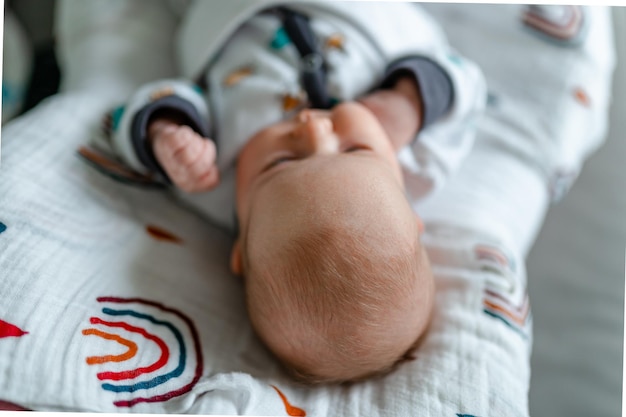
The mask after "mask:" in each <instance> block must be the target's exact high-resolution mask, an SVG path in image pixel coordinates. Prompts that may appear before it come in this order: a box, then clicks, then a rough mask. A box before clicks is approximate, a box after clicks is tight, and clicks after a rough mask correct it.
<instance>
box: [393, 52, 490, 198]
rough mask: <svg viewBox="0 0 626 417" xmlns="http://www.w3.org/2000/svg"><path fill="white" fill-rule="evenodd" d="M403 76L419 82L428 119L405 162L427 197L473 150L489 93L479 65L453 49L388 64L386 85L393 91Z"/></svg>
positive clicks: (405, 152)
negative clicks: (392, 88)
mask: <svg viewBox="0 0 626 417" xmlns="http://www.w3.org/2000/svg"><path fill="white" fill-rule="evenodd" d="M403 75H410V76H412V77H414V79H415V81H416V82H417V84H418V86H419V90H420V94H421V98H422V105H423V115H422V125H421V128H420V131H419V132H418V133H417V135H416V138H415V140H414V141H413V143H411V144H410V145H408V147H406V148H404V149H402V150H401V151H400V153H399V158H400V160H401V162H402V163H403V166H404V167H405V169H407V170H408V172H410V173H411V174H413V175H412V176H411V177H412V178H413V179H416V180H417V181H416V183H415V184H414V185H415V187H414V188H415V189H416V190H419V192H418V197H423V196H424V195H426V194H428V193H430V192H432V191H434V190H436V189H439V188H440V187H441V186H442V185H443V184H444V183H445V181H446V180H447V179H448V178H449V177H450V175H452V174H453V173H454V172H455V171H456V170H457V168H458V166H459V165H460V163H461V161H462V160H463V159H464V158H465V156H466V155H467V154H468V152H469V151H470V149H471V148H472V145H473V143H474V136H475V126H476V123H477V121H478V119H479V117H480V115H481V114H482V112H483V110H484V108H485V102H486V97H487V90H486V84H485V80H484V77H483V74H482V71H481V70H480V69H479V67H478V66H477V65H476V64H475V63H473V62H472V61H470V60H468V59H465V58H463V57H461V56H460V55H458V54H456V53H454V51H452V50H444V51H440V52H439V53H436V54H433V55H430V56H426V55H424V56H422V55H411V56H407V57H402V58H400V59H396V60H395V61H393V62H392V63H391V64H389V65H388V67H387V70H386V74H385V77H384V79H383V82H382V84H381V87H382V88H389V87H392V86H393V85H394V83H395V80H396V79H397V78H398V77H400V76H403ZM418 184H419V185H418Z"/></svg>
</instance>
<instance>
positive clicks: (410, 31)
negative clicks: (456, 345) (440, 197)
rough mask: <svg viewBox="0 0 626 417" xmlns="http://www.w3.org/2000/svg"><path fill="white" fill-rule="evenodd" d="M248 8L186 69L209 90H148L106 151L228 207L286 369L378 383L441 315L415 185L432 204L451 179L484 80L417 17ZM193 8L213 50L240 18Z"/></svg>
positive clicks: (245, 271)
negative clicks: (412, 197) (436, 312)
mask: <svg viewBox="0 0 626 417" xmlns="http://www.w3.org/2000/svg"><path fill="white" fill-rule="evenodd" d="M247 2H248V3H249V5H248V6H245V5H244V4H243V3H242V5H241V8H242V10H237V11H236V12H237V14H238V15H237V19H238V21H242V18H241V15H244V16H246V15H247V13H248V14H250V16H249V17H247V18H246V19H247V20H246V19H243V21H245V23H244V24H242V25H240V26H238V27H237V28H236V30H235V31H234V32H233V31H232V30H234V29H232V28H231V29H232V30H231V32H228V31H226V32H228V33H229V36H222V38H224V39H228V40H227V41H226V42H225V43H224V44H223V45H222V46H221V47H220V49H215V50H213V51H212V52H211V54H210V56H208V57H206V59H204V60H200V59H199V58H198V56H200V55H201V54H198V53H197V52H198V51H197V50H194V51H190V52H193V53H192V54H191V55H189V56H190V57H191V59H190V60H187V61H185V59H184V57H183V61H184V62H187V63H189V62H194V61H197V62H198V63H200V62H203V64H202V65H201V66H198V68H199V69H203V70H204V73H203V74H202V75H200V76H199V78H196V84H199V85H201V86H202V87H198V85H194V84H192V83H188V82H180V81H174V80H167V81H164V82H156V83H154V84H153V85H148V86H145V87H142V89H140V90H139V91H138V92H137V93H135V95H134V96H133V97H131V99H130V100H129V102H128V103H127V105H126V107H125V110H124V112H123V115H122V116H121V117H120V118H119V120H116V121H115V122H114V125H115V126H116V129H117V131H116V133H115V135H114V137H113V139H112V141H113V148H114V150H115V151H116V152H117V154H118V155H119V156H120V157H121V159H122V160H124V162H125V163H127V164H128V165H129V166H130V167H131V168H134V169H136V170H137V171H139V172H143V173H147V174H151V175H156V176H158V177H161V178H162V179H163V180H164V181H167V182H169V183H170V184H172V185H174V187H173V189H174V191H175V192H177V193H178V194H179V195H180V197H181V198H182V199H183V200H184V201H186V202H187V203H189V204H191V205H192V206H194V207H196V208H198V209H199V210H201V211H203V212H205V213H207V214H208V216H209V217H210V218H212V219H215V220H216V221H217V222H218V223H220V222H221V223H222V224H226V225H227V226H231V225H230V222H229V220H230V219H229V216H230V214H231V210H230V209H229V204H231V202H232V204H233V206H234V207H233V210H232V212H234V213H233V214H235V225H234V226H236V227H235V231H236V240H235V243H234V246H233V250H232V256H231V262H230V263H231V269H232V271H233V272H234V273H235V274H237V275H241V276H242V277H243V278H244V281H245V291H246V299H247V306H248V311H249V316H250V319H251V322H252V325H253V327H254V329H255V331H256V332H257V334H258V335H259V337H260V338H261V339H262V340H263V342H264V343H265V344H266V345H267V346H268V347H269V349H270V350H271V351H272V352H273V353H274V354H275V355H276V356H277V357H278V358H279V359H280V361H281V362H282V363H283V364H284V365H286V368H287V369H288V370H290V371H291V372H292V373H293V374H294V375H296V376H297V377H299V378H300V379H301V380H303V381H307V382H341V381H352V380H358V379H362V378H365V377H368V376H370V375H374V374H379V373H383V372H385V371H388V370H390V369H391V368H393V366H394V364H396V363H398V362H399V361H400V360H401V359H402V358H403V357H404V356H405V354H406V353H407V352H408V351H409V350H411V349H412V348H414V347H415V346H416V345H417V343H418V341H419V340H421V338H422V336H423V335H424V334H425V332H426V329H427V327H428V324H429V321H430V317H431V314H432V311H433V304H434V282H433V277H432V273H431V271H430V268H429V263H428V259H427V256H426V253H425V251H424V248H423V247H422V245H421V243H420V234H421V232H422V231H423V226H422V225H421V221H420V220H419V218H418V216H417V215H416V214H415V213H414V211H413V209H412V206H411V204H410V202H409V200H408V199H407V192H406V190H405V182H406V181H407V180H408V181H412V186H411V189H412V190H413V191H416V190H417V191H418V194H419V195H420V196H423V195H424V194H425V193H426V192H428V191H431V190H432V189H434V188H436V187H437V186H438V185H439V184H440V183H441V181H442V179H444V178H445V177H446V176H447V175H449V174H450V172H451V171H453V169H454V167H455V166H456V165H457V164H458V161H459V160H460V159H461V157H462V156H463V155H465V154H466V153H467V151H468V149H469V148H470V146H471V142H472V135H473V133H472V129H471V128H470V127H471V122H472V120H473V118H474V117H475V115H476V114H477V113H478V112H479V111H480V109H481V108H482V107H481V106H482V103H483V102H484V95H485V94H484V93H485V91H484V81H483V79H482V76H481V74H480V71H478V69H477V68H476V66H475V65H473V64H472V63H471V62H469V61H466V60H464V59H462V58H460V57H459V56H458V55H456V54H454V53H453V51H451V50H450V49H449V48H447V46H446V44H445V40H444V39H443V37H442V35H441V33H439V32H438V30H437V29H436V27H435V25H434V24H433V22H431V21H430V20H429V19H428V17H426V15H424V14H423V13H422V12H421V11H420V10H419V9H418V8H417V7H416V6H415V5H412V4H409V3H353V2H349V3H342V2H305V1H301V2H300V1H299V2H296V3H297V4H296V3H294V4H293V5H292V4H290V6H289V7H290V8H293V9H294V10H295V12H294V11H293V10H286V9H284V8H280V9H279V10H276V9H272V8H269V9H264V11H260V10H259V9H258V6H255V5H256V4H257V3H259V2H258V1H256V0H248V1H247ZM244 3H245V2H244ZM262 3H263V4H264V6H268V2H267V1H265V2H262ZM269 3H271V2H269ZM195 4H196V5H197V7H196V8H195V9H194V13H195V15H194V16H200V15H203V16H204V17H205V18H206V19H199V20H197V22H198V24H197V27H195V30H188V31H185V33H195V34H196V35H198V33H199V32H200V31H204V30H208V29H207V28H210V30H211V31H212V33H211V37H209V36H208V34H205V35H206V37H205V38H203V39H213V38H215V36H214V35H215V33H217V32H219V30H218V29H219V25H224V24H225V23H224V22H227V21H230V20H231V19H230V18H228V17H227V16H226V17H225V16H219V10H217V9H216V7H217V6H215V5H216V4H217V3H212V2H197V3H195ZM259 4H260V3H259ZM220 5H222V6H223V7H224V8H225V9H224V10H227V9H228V8H227V7H226V3H220ZM203 7H204V8H206V10H204V14H203V9H202V8H203ZM229 7H230V6H229ZM246 7H248V9H249V10H248V9H246ZM246 10H248V11H246ZM218 17H220V18H219V19H218ZM191 22H192V23H193V22H194V19H191ZM192 23H191V24H192ZM192 26H193V24H192ZM194 39H195V38H194ZM208 42H209V43H210V41H208ZM320 44H321V45H323V47H320V46H319V45H320ZM195 45H198V43H196V44H195ZM207 50H211V48H208V49H207ZM206 62H209V63H210V64H209V65H208V66H207V64H206ZM190 66H191V67H193V65H191V64H190ZM191 73H194V71H191ZM192 78H194V77H192ZM303 98H304V99H303ZM312 107H313V108H312ZM418 133H420V134H419V139H418V140H416V136H417V135H418ZM403 151H404V152H405V155H404V156H405V157H404V161H405V163H404V164H403V165H402V168H401V164H400V160H399V157H398V153H399V152H400V154H402V152H403ZM407 152H408V154H409V155H408V156H407V155H406V154H407ZM400 156H401V155H400ZM400 159H402V158H400ZM411 164H412V165H411ZM407 170H408V171H407ZM411 173H412V174H414V175H411ZM231 191H232V194H231Z"/></svg>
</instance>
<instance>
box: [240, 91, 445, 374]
mask: <svg viewBox="0 0 626 417" xmlns="http://www.w3.org/2000/svg"><path fill="white" fill-rule="evenodd" d="M281 137H282V139H281ZM276 161H279V162H278V163H277V162H276ZM238 214H239V221H240V230H241V234H240V236H239V239H238V241H237V243H236V245H235V248H234V250H233V259H232V264H233V270H234V271H235V272H238V273H241V274H242V275H244V276H245V279H246V295H247V304H248V310H249V314H250V318H251V321H252V324H253V326H254V328H255V330H256V332H257V333H258V334H259V336H260V337H261V339H262V340H263V341H264V342H265V343H266V344H267V346H268V347H269V348H270V350H272V352H273V353H274V354H276V356H277V357H278V358H279V359H280V360H281V361H282V362H283V363H284V364H285V365H286V366H287V368H288V369H290V370H291V371H293V373H295V374H297V375H299V376H300V377H301V378H302V379H304V380H307V381H310V382H317V381H319V382H325V381H348V380H355V379H359V378H363V377H366V376H368V375H372V374H376V373H381V372H384V371H386V370H388V369H390V368H391V367H392V366H393V365H394V364H395V363H396V362H397V361H398V360H400V359H401V358H402V357H403V355H404V354H405V353H406V352H407V351H408V350H410V349H411V348H412V347H413V346H414V345H415V344H416V342H417V341H418V339H419V337H420V336H421V335H422V334H423V333H424V332H425V330H426V328H427V325H428V322H429V318H430V314H431V311H432V305H433V298H434V284H433V279H432V275H431V272H430V268H429V264H428V260H427V257H426V254H425V251H424V249H423V248H422V246H421V244H420V239H419V233H420V231H419V226H418V225H419V220H418V219H417V217H416V216H415V214H414V213H413V212H412V210H411V207H410V206H409V204H408V202H407V200H406V198H405V195H404V188H403V183H402V175H401V172H400V168H399V166H398V164H397V162H396V159H395V152H394V151H393V149H392V148H391V145H390V143H389V140H388V138H387V137H386V135H385V132H384V131H383V130H382V128H381V127H380V125H379V124H378V123H377V120H376V119H375V118H374V116H373V115H372V114H371V113H370V112H369V111H368V110H367V109H366V108H364V107H363V106H361V105H359V104H357V103H347V104H342V105H340V106H338V107H337V108H335V109H334V110H333V111H332V112H317V111H314V112H310V111H309V112H304V113H301V115H300V116H299V117H298V118H296V119H294V120H292V121H287V122H281V123H279V124H277V125H272V126H271V127H270V128H268V129H266V130H264V131H262V132H260V133H259V134H257V135H256V136H255V137H254V138H253V139H252V140H251V141H250V145H249V146H247V147H246V149H245V150H244V151H243V152H242V154H241V157H240V161H239V168H238Z"/></svg>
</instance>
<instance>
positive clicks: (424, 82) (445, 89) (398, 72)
mask: <svg viewBox="0 0 626 417" xmlns="http://www.w3.org/2000/svg"><path fill="white" fill-rule="evenodd" d="M404 75H410V76H412V77H413V78H414V79H415V81H416V82H417V85H418V87H419V91H420V95H421V98H422V112H423V114H422V124H421V128H420V130H421V129H423V128H424V127H426V126H428V125H429V124H431V123H434V122H435V121H437V119H439V117H441V116H443V115H444V114H445V113H446V112H448V110H450V108H451V107H452V103H453V102H454V87H453V85H452V80H451V79H450V77H449V76H448V73H447V72H446V71H445V70H444V69H443V68H442V67H441V66H440V65H439V64H437V63H436V62H435V61H433V60H431V59H430V58H427V57H423V56H418V55H415V56H408V57H404V58H400V59H397V60H396V61H394V62H392V63H391V64H389V65H388V66H387V69H386V71H385V76H384V78H383V82H382V83H381V88H392V87H393V86H394V85H395V83H396V81H397V80H398V78H400V77H401V76H404Z"/></svg>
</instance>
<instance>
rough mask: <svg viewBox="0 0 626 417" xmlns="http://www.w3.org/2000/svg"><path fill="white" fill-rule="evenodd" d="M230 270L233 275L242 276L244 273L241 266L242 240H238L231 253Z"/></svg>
mask: <svg viewBox="0 0 626 417" xmlns="http://www.w3.org/2000/svg"><path fill="white" fill-rule="evenodd" d="M230 270H231V272H232V273H233V274H235V275H238V276H241V275H242V272H243V268H242V264H241V239H240V238H237V240H235V244H234V245H233V249H232V251H231V253H230Z"/></svg>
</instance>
